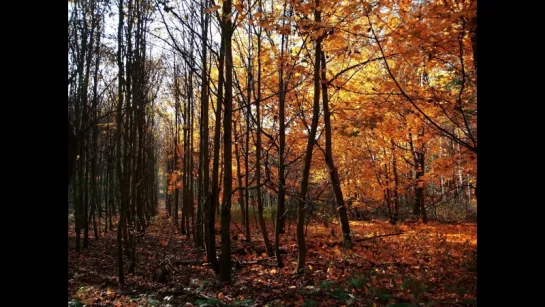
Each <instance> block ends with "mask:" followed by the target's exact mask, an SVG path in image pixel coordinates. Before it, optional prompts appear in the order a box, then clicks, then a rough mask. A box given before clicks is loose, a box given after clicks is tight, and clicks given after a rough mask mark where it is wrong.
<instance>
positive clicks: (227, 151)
mask: <svg viewBox="0 0 545 307" xmlns="http://www.w3.org/2000/svg"><path fill="white" fill-rule="evenodd" d="M231 4H232V3H231V0H225V2H224V3H223V14H222V18H224V20H223V21H222V39H223V40H225V54H226V69H225V112H224V119H225V120H224V121H223V131H224V134H225V135H224V152H223V155H224V160H223V163H224V164H223V165H224V167H223V172H224V177H223V184H224V189H223V207H222V208H221V263H220V280H222V281H227V282H230V281H231V236H230V229H229V228H230V226H231V194H232V193H231V192H232V169H231V163H232V148H231V147H232V145H231V134H232V133H231V123H232V122H231V118H232V116H233V114H232V113H233V110H232V109H233V51H232V47H231V37H232V31H233V24H232V21H231Z"/></svg>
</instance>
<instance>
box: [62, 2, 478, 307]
mask: <svg viewBox="0 0 545 307" xmlns="http://www.w3.org/2000/svg"><path fill="white" fill-rule="evenodd" d="M67 64H68V110H67V111H68V112H67V113H68V217H67V219H68V221H67V228H68V229H67V231H68V251H67V253H68V254H67V257H68V306H474V305H476V295H477V198H478V196H477V195H478V193H477V180H476V179H477V139H478V138H477V85H476V84H477V2H476V1H473V0H100V1H99V0H69V1H68V61H67Z"/></svg>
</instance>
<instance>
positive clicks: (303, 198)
mask: <svg viewBox="0 0 545 307" xmlns="http://www.w3.org/2000/svg"><path fill="white" fill-rule="evenodd" d="M315 3H316V6H315V7H314V21H315V22H316V23H317V24H320V22H321V11H320V10H319V9H318V8H319V5H320V0H315ZM321 54H322V37H319V38H318V39H316V50H315V55H314V104H313V112H312V124H311V127H310V133H309V135H308V142H307V149H306V151H305V166H304V169H303V178H302V181H301V193H300V195H299V202H298V206H297V248H298V253H297V266H296V267H295V272H296V273H299V272H301V271H302V270H303V268H304V267H305V257H306V253H307V250H306V246H305V233H304V231H305V229H304V227H305V204H306V203H307V193H308V184H309V175H310V165H311V162H312V149H313V147H314V144H315V143H316V130H317V127H318V117H319V115H320V56H321Z"/></svg>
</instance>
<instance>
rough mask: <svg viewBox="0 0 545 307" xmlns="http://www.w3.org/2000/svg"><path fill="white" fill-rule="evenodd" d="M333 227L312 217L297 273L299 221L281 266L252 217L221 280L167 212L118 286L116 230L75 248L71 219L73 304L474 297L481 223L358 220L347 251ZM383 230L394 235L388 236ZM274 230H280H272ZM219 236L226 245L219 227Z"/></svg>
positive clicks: (469, 301) (462, 301) (446, 302)
mask: <svg viewBox="0 0 545 307" xmlns="http://www.w3.org/2000/svg"><path fill="white" fill-rule="evenodd" d="M286 226H288V225H286ZM238 227H240V228H242V227H241V226H240V225H239V226H238ZM330 227H334V229H335V234H332V233H331V228H329V229H328V228H326V227H325V226H324V224H323V223H318V222H315V223H311V224H310V225H309V226H308V230H307V231H308V233H307V237H306V238H307V239H306V242H307V248H308V252H307V259H306V260H307V261H306V263H307V265H306V269H305V271H304V273H302V274H299V275H294V274H293V272H294V270H295V264H296V260H297V259H296V257H297V244H296V241H295V225H293V224H291V225H290V228H288V229H287V231H286V234H285V235H282V236H281V242H282V245H281V249H282V250H283V251H284V252H285V253H284V254H283V255H282V256H283V260H284V265H285V267H284V268H283V269H279V268H278V267H275V263H276V261H275V258H274V257H268V256H267V254H266V253H264V245H263V243H262V241H261V234H260V232H259V231H257V230H255V225H254V224H253V223H252V231H254V235H253V237H252V241H251V244H249V243H246V242H245V241H244V236H243V235H242V234H241V232H240V230H239V229H238V228H237V227H236V226H233V229H232V236H233V238H234V240H232V250H233V260H234V261H236V265H234V266H233V274H232V280H233V281H232V283H231V285H226V284H224V283H221V282H219V281H217V277H216V276H215V274H214V272H213V271H212V269H211V268H210V267H209V266H208V265H206V264H202V261H201V263H199V261H200V260H203V259H204V255H205V254H204V252H203V250H202V249H200V248H195V247H194V243H193V239H192V238H191V239H187V238H186V236H182V235H180V234H179V231H178V230H177V229H176V227H175V225H174V224H173V223H172V221H171V220H169V219H168V217H167V216H166V215H165V214H160V215H159V216H157V217H156V218H154V219H153V222H152V224H151V225H150V227H149V228H148V230H147V232H146V235H145V236H144V237H143V238H142V239H141V240H140V242H138V243H137V252H136V258H137V263H136V270H135V274H127V271H126V269H127V266H125V278H126V284H125V285H124V286H123V287H118V285H117V264H116V251H117V247H116V231H110V232H108V233H106V234H104V233H103V232H102V233H101V237H100V239H99V240H95V238H94V235H93V232H92V229H91V231H90V232H89V248H88V249H82V252H81V253H79V254H78V253H76V252H75V248H74V246H75V233H74V231H73V225H70V231H69V234H68V244H69V248H68V302H69V306H83V305H87V306H199V305H206V304H208V306H212V305H218V306H228V305H231V306H237V305H238V306H265V305H268V306H343V305H352V306H388V305H391V304H397V305H394V306H464V305H474V304H475V299H476V292H477V291H476V289H477V271H476V266H477V251H476V250H477V227H476V225H475V224H457V225H447V224H439V223H436V222H430V223H428V224H404V223H401V224H399V225H396V226H392V225H390V224H388V223H387V222H362V221H351V222H350V227H351V231H352V235H353V240H354V242H355V243H354V248H353V249H352V250H344V249H343V248H342V245H340V244H339V241H340V233H339V231H340V230H339V226H338V225H330ZM91 228H92V227H91ZM114 229H115V227H114ZM271 230H272V229H269V231H271ZM399 233H401V234H399ZM386 234H395V235H391V236H381V235H386ZM82 235H83V234H82ZM377 236H378V237H377ZM371 237H375V238H371ZM269 238H270V239H274V236H273V233H272V232H269ZM216 240H217V241H216V242H217V246H220V240H219V234H217V235H216ZM272 243H273V244H274V241H272ZM219 254H220V250H219V249H218V256H219ZM125 259H126V258H125ZM193 260H195V262H193V263H191V262H192V261H193ZM125 261H126V260H125ZM125 264H127V263H125ZM161 271H163V272H162V274H161ZM160 275H163V276H160ZM161 278H162V280H161Z"/></svg>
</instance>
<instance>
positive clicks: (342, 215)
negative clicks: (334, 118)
mask: <svg viewBox="0 0 545 307" xmlns="http://www.w3.org/2000/svg"><path fill="white" fill-rule="evenodd" d="M321 60H322V66H321V67H320V70H321V72H322V80H323V81H324V82H322V101H323V108H324V126H325V148H326V150H325V161H326V164H327V168H328V170H329V179H330V181H331V185H332V186H333V194H334V196H335V205H336V211H337V213H338V215H339V221H340V223H341V230H342V233H343V242H344V246H345V247H346V248H352V239H351V238H350V225H349V223H348V216H347V214H346V205H345V203H344V198H343V192H342V189H341V182H340V180H339V172H338V171H337V168H336V167H335V164H334V162H333V147H332V144H331V143H332V140H331V118H330V117H331V115H330V112H329V97H328V93H327V84H326V83H325V81H326V80H327V79H326V61H325V52H323V51H322V55H321Z"/></svg>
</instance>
